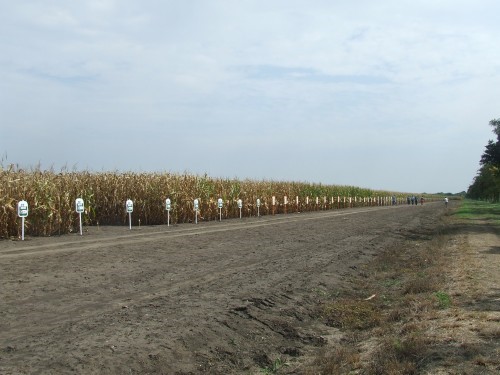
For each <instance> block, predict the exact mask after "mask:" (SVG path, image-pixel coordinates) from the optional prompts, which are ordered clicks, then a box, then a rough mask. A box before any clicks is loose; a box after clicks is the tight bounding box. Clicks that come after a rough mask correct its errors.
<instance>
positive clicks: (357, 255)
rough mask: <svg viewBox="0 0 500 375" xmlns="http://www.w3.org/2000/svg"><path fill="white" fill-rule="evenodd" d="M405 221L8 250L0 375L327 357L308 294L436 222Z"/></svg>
mask: <svg viewBox="0 0 500 375" xmlns="http://www.w3.org/2000/svg"><path fill="white" fill-rule="evenodd" d="M405 207H406V206H398V207H397V208H398V209H394V208H393V207H387V208H383V209H379V208H365V209H363V210H358V209H352V210H346V211H333V212H319V213H313V214H299V215H295V214H293V215H292V214H289V215H286V216H283V217H275V218H269V219H267V218H266V220H265V221H263V220H259V219H257V218H255V219H248V220H246V219H245V220H244V222H238V223H222V225H223V226H222V227H221V226H220V225H219V224H221V223H203V224H199V225H198V226H196V228H186V229H185V228H184V227H182V228H172V229H175V231H174V230H172V231H171V232H166V231H158V230H157V228H146V229H145V230H141V232H140V233H137V232H138V231H133V232H134V233H133V234H131V235H130V236H129V235H127V236H124V235H122V234H117V232H119V229H120V228H113V231H114V232H113V233H104V234H103V235H102V236H103V237H105V236H108V237H105V238H97V235H96V238H95V239H84V240H85V241H87V242H85V243H80V240H81V239H80V238H78V240H77V239H75V241H67V239H66V238H60V239H58V240H59V241H61V243H59V244H56V246H57V245H59V246H60V247H59V248H56V249H55V250H56V251H53V252H51V251H50V250H51V248H50V247H49V246H50V244H49V243H45V241H50V240H51V239H40V241H39V240H38V239H34V240H32V242H31V243H30V244H29V245H28V246H25V245H23V247H22V248H17V249H16V248H15V247H9V248H8V249H7V250H9V251H11V250H19V251H21V252H20V253H19V254H15V253H10V254H5V255H4V256H2V257H0V259H1V261H0V275H1V278H2V285H3V286H4V288H2V290H1V291H0V301H2V307H1V308H0V331H1V332H2V337H1V338H0V360H1V362H3V363H4V364H3V365H1V364H0V372H5V373H9V372H12V373H23V372H24V373H33V372H38V373H50V372H58V370H60V371H59V372H70V371H73V372H75V371H76V372H80V373H81V372H93V373H99V372H100V373H144V372H150V373H154V372H159V373H176V372H179V373H183V372H184V373H189V372H193V371H200V369H201V370H202V371H203V372H205V373H223V372H226V373H238V371H239V370H238V371H236V370H235V369H243V368H249V366H250V367H251V366H255V365H256V364H257V366H260V367H265V366H266V365H267V364H266V363H267V362H266V361H268V359H269V356H270V353H271V352H276V351H282V352H286V353H289V355H292V356H294V355H295V356H297V355H300V353H302V352H304V351H306V350H307V347H308V346H312V347H315V346H318V345H321V340H322V339H321V334H320V332H318V330H317V328H316V327H315V324H317V323H315V322H314V319H313V317H311V313H312V312H311V308H312V307H313V306H314V294H315V293H322V292H323V291H329V290H335V289H336V288H340V287H341V285H342V283H345V282H346V281H347V282H348V280H349V277H350V275H354V274H358V273H359V272H360V268H358V267H357V265H359V264H362V263H363V262H368V261H369V260H370V259H371V257H372V256H374V255H375V254H376V253H377V252H378V251H379V250H380V249H381V248H383V247H384V246H386V244H390V243H392V242H393V241H395V240H400V238H401V235H400V233H399V232H398V231H397V230H399V229H400V228H404V230H412V229H413V228H415V227H418V226H419V225H420V221H421V220H423V219H425V218H426V215H427V213H431V212H433V211H434V209H433V208H432V207H431V206H429V207H427V206H424V208H423V209H421V208H420V207H419V208H415V207H411V208H410V207H408V208H407V209H404V208H405ZM228 234H229V235H228ZM90 235H92V234H89V236H90ZM108 238H109V239H108ZM105 239H107V241H104V240H105ZM55 242H57V239H56V241H55ZM68 243H69V244H68ZM18 244H19V243H16V244H15V245H18ZM0 246H1V244H0ZM71 246H74V247H71ZM86 249H90V250H92V251H86ZM4 250H5V249H4ZM263 338H264V339H265V341H262V340H263ZM263 344H265V347H266V348H268V349H267V351H263V350H262V345H263ZM9 348H10V349H9ZM280 348H281V349H280ZM2 350H3V351H2ZM214 363H218V365H217V367H213V366H214ZM58 364H59V366H62V367H57V365H58ZM2 366H4V367H2ZM23 366H26V367H23ZM22 368H26V369H27V370H25V371H24V370H23V371H19V369H22ZM2 370H4V371H2Z"/></svg>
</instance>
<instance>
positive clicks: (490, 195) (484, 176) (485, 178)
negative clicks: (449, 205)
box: [467, 119, 500, 202]
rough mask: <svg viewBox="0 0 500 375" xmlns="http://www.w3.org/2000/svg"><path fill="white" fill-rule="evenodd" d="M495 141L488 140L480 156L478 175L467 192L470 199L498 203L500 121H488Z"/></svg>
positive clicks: (499, 186) (499, 184)
mask: <svg viewBox="0 0 500 375" xmlns="http://www.w3.org/2000/svg"><path fill="white" fill-rule="evenodd" d="M489 124H490V126H492V127H493V132H494V133H495V134H496V135H497V140H496V141H493V140H490V141H489V142H488V144H487V145H486V147H485V151H484V153H483V155H482V156H481V160H480V164H481V168H480V169H479V172H478V174H477V175H476V177H474V180H473V182H472V184H471V185H470V186H469V190H468V191H467V197H468V198H471V199H480V200H488V201H490V202H499V201H500V119H493V120H491V121H490V123H489Z"/></svg>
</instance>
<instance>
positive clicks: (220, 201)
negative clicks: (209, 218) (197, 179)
mask: <svg viewBox="0 0 500 375" xmlns="http://www.w3.org/2000/svg"><path fill="white" fill-rule="evenodd" d="M222 205H223V203H222V198H219V199H217V206H218V207H219V221H222Z"/></svg>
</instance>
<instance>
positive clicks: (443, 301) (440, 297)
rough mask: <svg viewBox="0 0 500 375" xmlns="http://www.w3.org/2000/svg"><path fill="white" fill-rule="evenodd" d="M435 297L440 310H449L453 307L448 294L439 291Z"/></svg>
mask: <svg viewBox="0 0 500 375" xmlns="http://www.w3.org/2000/svg"><path fill="white" fill-rule="evenodd" d="M434 296H435V297H436V298H437V301H438V305H439V308H441V309H447V308H448V307H450V305H451V297H450V295H449V294H448V293H445V292H441V291H438V292H436V293H434Z"/></svg>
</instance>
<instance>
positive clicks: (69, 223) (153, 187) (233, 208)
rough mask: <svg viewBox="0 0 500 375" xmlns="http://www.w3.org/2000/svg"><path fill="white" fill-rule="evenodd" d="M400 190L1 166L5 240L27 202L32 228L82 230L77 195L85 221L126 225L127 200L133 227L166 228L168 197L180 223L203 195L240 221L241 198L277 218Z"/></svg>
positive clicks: (203, 212) (203, 209)
mask: <svg viewBox="0 0 500 375" xmlns="http://www.w3.org/2000/svg"><path fill="white" fill-rule="evenodd" d="M392 195H396V196H397V197H398V199H403V194H401V193H398V194H396V193H393V192H387V191H373V190H370V189H363V188H359V187H355V186H336V185H322V184H312V183H305V182H279V181H265V180H263V181H252V180H242V181H240V180H237V179H224V178H211V177H208V176H207V175H202V176H199V175H191V174H171V173H118V172H101V173H90V172H67V171H64V172H61V173H56V172H54V171H41V170H29V171H27V170H22V169H18V168H16V167H14V166H12V165H11V166H9V167H8V168H3V167H1V166H0V238H11V237H19V235H20V232H21V224H20V219H19V217H18V216H17V204H18V202H19V201H21V200H25V201H27V202H28V204H29V215H28V217H27V218H26V220H25V231H26V233H27V234H29V235H32V236H51V235H61V234H66V233H72V232H76V231H78V228H79V216H78V214H77V213H76V212H75V199H76V198H82V199H83V200H84V202H85V212H84V214H83V215H82V220H83V224H84V225H86V226H94V225H126V224H127V223H128V215H127V213H126V211H125V201H126V200H127V199H131V200H132V201H133V202H134V211H133V214H132V224H133V225H138V224H140V225H159V224H166V223H167V212H166V210H165V200H166V198H169V199H170V200H171V211H170V220H171V221H170V222H171V223H172V224H176V223H186V222H192V221H194V215H195V213H194V203H193V201H194V199H195V198H196V199H198V200H199V216H198V217H199V218H200V220H205V221H206V220H218V219H219V209H218V207H217V200H218V199H219V198H222V200H223V209H222V217H223V218H236V217H239V215H240V211H239V208H238V206H237V201H238V199H241V200H242V202H243V207H242V216H244V217H248V216H257V204H256V201H257V199H260V202H261V205H260V207H259V209H258V210H259V214H260V215H269V214H279V213H285V212H290V213H291V212H305V211H314V210H327V209H339V208H346V207H356V206H362V205H381V204H391V203H390V201H388V198H389V199H390V196H392ZM273 197H274V205H273ZM285 197H286V198H285ZM285 199H286V202H285ZM297 201H298V202H297Z"/></svg>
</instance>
